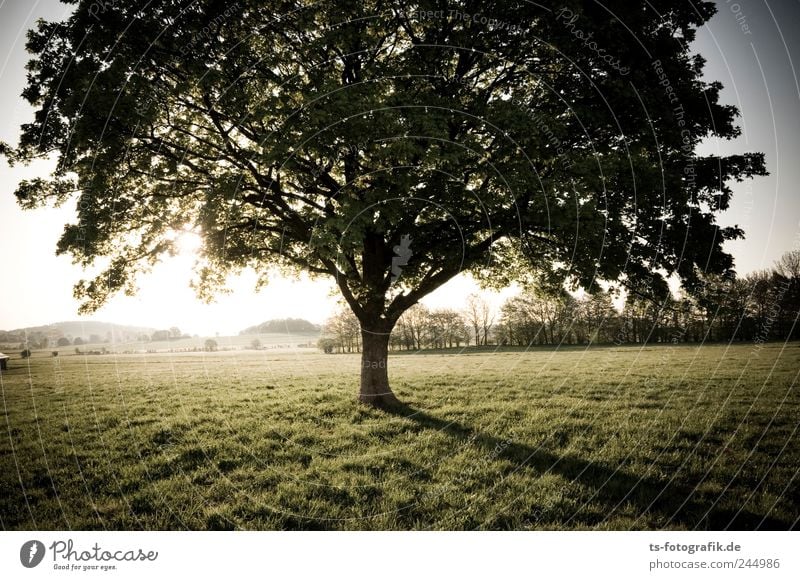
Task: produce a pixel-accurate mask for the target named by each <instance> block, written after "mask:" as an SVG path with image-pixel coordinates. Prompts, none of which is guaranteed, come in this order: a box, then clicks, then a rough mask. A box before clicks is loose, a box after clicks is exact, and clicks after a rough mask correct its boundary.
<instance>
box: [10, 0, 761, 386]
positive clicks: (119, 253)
mask: <svg viewBox="0 0 800 580" xmlns="http://www.w3.org/2000/svg"><path fill="white" fill-rule="evenodd" d="M75 4H76V8H75V11H74V13H73V15H72V16H71V17H70V18H69V20H68V21H67V22H64V23H54V22H40V23H39V25H38V28H37V29H36V30H33V31H31V32H30V33H29V40H28V49H29V50H30V52H31V53H32V54H33V59H32V60H31V62H30V63H29V66H28V69H29V76H28V86H27V88H26V89H25V91H24V97H25V98H26V99H27V100H28V101H29V102H30V103H32V104H33V105H34V107H35V108H36V116H35V119H34V120H33V121H32V122H31V123H29V124H27V125H24V126H23V128H22V136H21V139H20V143H19V145H18V146H17V147H16V148H11V147H8V146H5V147H4V150H5V152H6V154H7V155H8V157H9V158H10V159H11V160H12V161H26V160H30V159H32V158H34V157H38V156H47V155H55V156H56V157H57V160H58V161H57V167H56V169H55V171H54V173H53V175H52V176H50V177H47V178H40V179H34V180H30V181H26V182H23V183H22V184H21V185H20V186H19V188H18V190H17V192H16V195H17V198H18V200H19V202H20V203H21V204H22V206H23V207H26V208H27V207H36V206H38V205H41V204H43V203H47V202H54V203H63V202H66V201H67V200H71V201H72V202H73V203H76V204H77V222H76V223H72V224H68V225H67V226H66V228H65V231H64V234H63V236H62V237H61V240H60V242H59V244H58V248H57V251H58V252H60V253H69V254H71V255H72V256H74V258H75V259H76V261H77V262H78V263H80V264H81V265H84V266H89V265H92V264H96V263H102V264H103V266H104V271H103V273H102V274H101V275H99V276H97V277H96V278H94V279H91V280H83V281H80V282H79V283H78V284H77V286H76V294H77V295H78V296H80V297H81V298H83V299H84V305H83V309H84V310H86V311H91V310H93V309H96V308H98V307H99V306H100V305H102V304H103V302H104V301H105V300H106V299H107V298H108V297H109V296H110V295H112V294H114V293H116V292H118V291H120V290H124V291H127V292H133V291H135V280H136V276H137V274H139V273H140V272H142V271H146V270H147V269H148V268H150V267H152V265H153V264H154V263H156V262H157V261H158V260H159V259H160V257H162V256H163V255H165V254H169V253H170V252H173V251H175V245H176V241H175V239H176V235H177V233H178V232H181V231H184V230H191V231H193V232H196V233H197V234H198V235H199V236H200V237H201V238H202V240H203V245H202V249H201V253H200V257H201V259H200V263H199V265H198V275H197V279H196V280H195V284H196V286H197V288H198V291H199V293H200V294H201V295H203V296H206V297H207V296H211V295H213V292H214V291H215V290H216V289H218V288H219V287H220V286H222V285H224V281H225V278H226V275H227V274H228V273H230V272H234V271H237V270H239V269H241V268H245V267H252V268H255V269H256V270H257V271H258V272H259V273H261V274H263V276H264V277H265V279H266V276H267V274H268V272H269V268H270V267H274V268H278V269H280V270H282V271H284V272H288V271H305V272H309V273H311V274H312V275H324V276H333V277H334V278H335V279H336V282H337V284H338V287H339V289H340V290H341V292H342V295H343V296H344V298H345V300H346V301H347V303H348V304H349V306H350V308H351V309H352V310H353V312H354V314H355V315H356V317H357V318H358V320H359V322H360V324H361V326H362V330H363V331H366V332H369V333H372V334H375V335H386V336H387V340H388V333H389V332H390V331H391V329H392V327H393V325H394V323H395V322H396V321H397V320H398V318H399V317H400V316H401V315H402V313H403V312H404V311H405V310H407V309H408V308H409V307H411V306H412V305H414V304H416V303H417V302H418V301H419V300H420V299H421V298H422V297H424V296H425V295H426V294H428V293H429V292H431V291H433V290H435V289H436V288H438V287H439V286H441V285H442V284H444V283H446V282H447V281H448V280H450V279H451V278H453V277H454V276H456V275H457V274H459V273H461V272H471V273H473V274H475V275H476V276H478V277H479V278H481V279H482V280H484V281H486V282H487V283H491V284H494V285H498V286H501V285H504V284H507V283H508V282H510V281H512V280H515V279H525V280H535V281H537V282H538V283H539V284H540V285H541V286H544V287H547V286H549V287H553V288H559V287H561V286H569V287H573V288H574V287H577V286H582V287H584V288H586V289H587V290H590V291H591V290H592V289H596V288H597V284H598V282H599V281H609V282H618V283H620V284H623V285H626V286H628V287H629V288H630V289H632V290H634V291H636V292H641V293H646V294H654V295H658V294H663V293H664V292H665V291H666V288H667V285H666V279H667V278H668V277H670V276H677V277H679V278H680V279H681V280H682V282H683V284H684V286H685V287H686V288H687V289H689V290H691V289H692V288H693V287H695V286H697V284H698V282H699V279H700V276H701V275H702V274H703V273H708V272H711V273H717V274H726V273H730V272H731V271H732V269H733V266H734V264H733V261H732V258H731V257H730V255H729V254H727V253H726V252H725V251H724V248H723V243H724V242H725V241H726V240H730V239H734V238H737V237H741V236H742V234H743V232H742V231H741V230H740V229H738V228H736V227H726V228H722V227H719V226H718V225H717V222H716V216H717V214H718V213H719V212H721V211H724V210H725V209H726V208H728V205H729V201H730V197H731V188H730V186H729V182H730V181H731V180H742V179H744V178H747V177H750V176H753V175H763V174H764V173H765V169H764V159H763V156H762V155H761V154H758V153H750V154H740V155H729V156H724V157H723V156H714V155H710V156H700V155H698V154H696V152H695V149H696V147H697V145H698V144H699V143H700V142H701V141H702V140H703V139H706V138H714V137H718V138H725V139H730V138H733V137H736V136H737V135H738V134H739V129H738V128H737V126H736V125H735V119H736V116H737V114H738V113H737V110H736V108H735V107H733V106H729V105H724V104H721V103H720V102H719V92H720V89H721V85H720V84H719V83H716V82H706V81H704V80H703V78H702V71H703V64H704V60H703V58H702V57H701V56H699V55H694V54H692V53H691V51H690V49H689V43H690V42H691V41H692V40H693V39H694V35H695V30H696V28H697V27H699V26H701V25H702V24H703V23H704V22H705V21H706V20H708V18H710V17H711V16H712V14H713V13H714V11H715V8H714V5H713V4H712V3H711V2H694V3H689V2H687V3H676V2H673V1H667V0H656V1H654V2H650V3H648V4H647V6H637V7H634V8H632V7H631V5H630V4H629V3H627V2H623V1H622V0H616V1H610V2H604V3H596V2H593V1H588V0H587V1H567V2H564V5H563V7H558V8H551V7H546V6H541V5H538V4H535V3H531V2H527V1H514V0H511V1H508V0H504V1H503V2H496V1H488V2H487V1H480V2H477V1H468V0H461V1H450V2H440V1H427V2H426V1H421V2H403V1H396V0H367V1H362V0H358V1H355V0H344V1H341V0H337V1H324V0H323V1H322V2H305V1H302V0H265V1H250V0H240V1H238V2H235V3H226V2H221V1H215V0H201V1H194V0H192V1H181V0H173V1H157V2H148V3H142V2H138V1H133V0H115V1H114V2H112V3H97V2H90V1H88V0H82V1H80V2H75ZM376 348H377V350H375V351H371V352H369V353H368V351H370V349H368V348H366V344H365V349H364V352H365V356H385V345H384V346H380V347H376ZM381 351H382V352H383V353H384V354H383V355H381ZM367 378H369V377H367ZM364 380H365V375H364V373H363V372H362V391H363V388H364V387H363V382H364ZM369 380H373V381H377V383H381V384H382V383H384V382H386V379H385V377H377V378H375V377H372V378H371V379H369ZM385 389H386V391H387V392H388V383H387V384H386V385H385Z"/></svg>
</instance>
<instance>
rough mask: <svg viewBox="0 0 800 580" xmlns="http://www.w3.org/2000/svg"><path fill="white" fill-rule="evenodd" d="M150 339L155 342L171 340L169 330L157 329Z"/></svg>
mask: <svg viewBox="0 0 800 580" xmlns="http://www.w3.org/2000/svg"><path fill="white" fill-rule="evenodd" d="M150 340H151V341H153V342H155V341H158V340H169V330H156V331H155V332H154V333H153V334H152V336H151V337H150Z"/></svg>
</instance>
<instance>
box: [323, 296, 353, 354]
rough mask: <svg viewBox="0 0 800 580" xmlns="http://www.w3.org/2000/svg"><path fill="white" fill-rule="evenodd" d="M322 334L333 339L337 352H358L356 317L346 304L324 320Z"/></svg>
mask: <svg viewBox="0 0 800 580" xmlns="http://www.w3.org/2000/svg"><path fill="white" fill-rule="evenodd" d="M322 334H323V337H325V338H329V339H331V340H332V341H333V344H334V346H335V348H338V349H339V352H358V350H359V349H360V348H361V340H360V334H361V333H360V326H359V322H358V319H357V318H356V317H355V316H354V315H353V313H352V312H351V311H350V309H349V308H347V307H346V306H341V307H340V308H339V309H338V310H337V311H336V312H335V313H334V314H333V316H331V317H330V318H328V320H326V321H325V324H324V325H323V326H322Z"/></svg>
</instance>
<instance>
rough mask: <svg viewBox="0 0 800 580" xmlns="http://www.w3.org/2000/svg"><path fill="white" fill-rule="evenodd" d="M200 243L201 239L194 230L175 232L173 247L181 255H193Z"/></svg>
mask: <svg viewBox="0 0 800 580" xmlns="http://www.w3.org/2000/svg"><path fill="white" fill-rule="evenodd" d="M201 245H202V240H201V239H200V236H198V235H197V234H196V233H194V232H188V231H180V232H176V233H175V248H176V249H177V250H178V254H180V255H181V256H193V255H194V254H196V253H197V250H199V249H200V246H201Z"/></svg>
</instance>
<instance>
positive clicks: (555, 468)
mask: <svg viewBox="0 0 800 580" xmlns="http://www.w3.org/2000/svg"><path fill="white" fill-rule="evenodd" d="M383 411H384V412H386V413H389V414H392V415H395V416H399V417H403V418H405V419H406V420H409V421H414V422H415V423H417V424H419V425H421V426H422V427H424V428H426V429H434V430H436V431H440V432H444V433H447V434H449V435H451V436H453V437H454V438H457V439H459V440H465V441H466V440H472V441H473V442H474V443H475V445H478V446H480V447H481V448H483V449H485V450H486V451H487V454H492V453H494V452H495V451H496V450H497V449H498V448H501V449H503V452H502V458H503V459H511V460H513V461H514V462H515V463H516V465H517V466H518V469H526V470H528V471H530V472H533V473H535V474H537V475H541V474H544V473H546V472H550V473H554V474H557V475H561V476H562V477H565V478H567V479H569V480H571V481H573V482H575V483H579V484H581V485H584V486H586V487H587V488H589V489H590V490H591V493H592V494H593V497H592V499H591V501H592V502H596V503H601V504H602V505H603V506H604V508H605V509H604V514H605V516H610V515H611V514H612V513H613V512H614V511H615V510H618V509H620V508H622V506H624V505H625V504H632V505H633V506H635V509H636V514H637V516H640V517H641V520H640V522H639V523H640V524H641V525H642V526H643V527H647V526H648V525H649V524H650V523H652V522H653V521H657V522H660V525H658V527H663V528H673V527H685V528H688V529H697V530H787V529H792V527H793V525H794V524H795V523H794V522H789V521H784V520H781V519H777V518H773V517H769V516H764V515H760V514H756V513H753V512H750V511H747V510H745V509H742V510H740V511H735V510H730V509H720V508H716V507H715V506H714V500H715V498H709V499H708V500H706V501H704V498H698V497H697V494H696V493H695V492H694V485H692V484H691V482H685V481H677V482H676V481H674V480H673V481H672V482H664V481H658V480H656V479H652V478H648V477H640V476H638V475H634V474H631V473H628V472H626V471H624V470H622V469H619V468H615V467H613V466H609V465H604V464H602V463H597V462H593V461H588V460H585V459H581V458H578V457H571V456H561V455H555V454H553V453H551V452H549V451H547V450H545V449H542V448H534V447H532V446H529V445H526V444H524V443H519V442H513V441H511V442H509V441H506V440H503V439H500V438H498V437H494V436H492V435H487V434H485V433H480V432H478V431H476V430H474V429H472V428H471V427H469V426H466V425H463V424H461V423H458V422H456V421H447V420H445V419H440V418H438V417H434V416H433V415H430V414H428V413H425V412H424V411H420V410H418V409H415V408H414V407H412V406H410V405H407V404H404V403H398V404H396V405H393V406H391V407H387V408H385V409H383ZM599 523H601V522H598V521H592V520H591V518H587V517H586V516H585V515H584V514H582V513H581V512H580V511H578V512H576V513H575V514H573V515H572V516H571V518H570V519H569V520H568V521H564V522H560V524H561V526H562V527H564V526H566V527H570V526H575V525H578V526H582V525H583V526H593V525H597V524H599Z"/></svg>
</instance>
